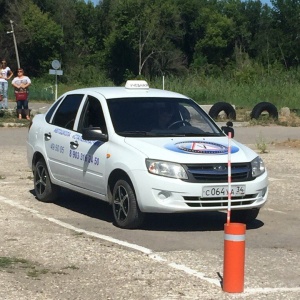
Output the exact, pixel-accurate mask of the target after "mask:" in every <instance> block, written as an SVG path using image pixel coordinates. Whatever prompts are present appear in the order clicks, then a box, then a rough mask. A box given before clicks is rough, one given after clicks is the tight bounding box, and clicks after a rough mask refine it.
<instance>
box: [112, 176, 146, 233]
mask: <svg viewBox="0 0 300 300" xmlns="http://www.w3.org/2000/svg"><path fill="white" fill-rule="evenodd" d="M113 213H114V218H115V222H116V225H117V226H118V227H121V228H127V229H133V228H138V227H139V226H140V225H141V224H142V223H143V221H144V216H145V215H144V213H142V212H141V211H140V209H139V207H138V203H137V201H136V197H135V193H134V190H133V188H132V186H131V184H129V183H128V181H127V180H126V179H120V180H118V181H117V182H116V184H115V186H114V189H113Z"/></svg>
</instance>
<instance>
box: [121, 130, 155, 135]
mask: <svg viewBox="0 0 300 300" xmlns="http://www.w3.org/2000/svg"><path fill="white" fill-rule="evenodd" d="M117 134H119V135H122V136H136V137H139V136H155V134H153V133H151V132H149V131H138V130H136V131H134V130H132V131H129V130H128V131H118V132H117Z"/></svg>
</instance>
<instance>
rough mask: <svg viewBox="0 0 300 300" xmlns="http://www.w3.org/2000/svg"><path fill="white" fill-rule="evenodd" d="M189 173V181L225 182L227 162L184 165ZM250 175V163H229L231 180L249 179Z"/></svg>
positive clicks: (250, 178)
mask: <svg viewBox="0 0 300 300" xmlns="http://www.w3.org/2000/svg"><path fill="white" fill-rule="evenodd" d="M185 169H186V171H187V172H188V174H189V179H188V180H187V181H189V182H199V183H225V182H228V165H227V164H193V165H185ZM253 179H254V178H253V177H252V170H251V163H234V164H231V181H232V182H241V181H251V180H253Z"/></svg>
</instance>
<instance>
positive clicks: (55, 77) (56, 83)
mask: <svg viewBox="0 0 300 300" xmlns="http://www.w3.org/2000/svg"><path fill="white" fill-rule="evenodd" d="M56 100H57V70H55V101H56Z"/></svg>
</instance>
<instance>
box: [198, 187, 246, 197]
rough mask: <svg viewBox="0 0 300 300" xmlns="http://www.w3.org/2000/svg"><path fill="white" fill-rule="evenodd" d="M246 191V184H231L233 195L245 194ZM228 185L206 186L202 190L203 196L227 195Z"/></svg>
mask: <svg viewBox="0 0 300 300" xmlns="http://www.w3.org/2000/svg"><path fill="white" fill-rule="evenodd" d="M245 192H246V186H245V185H233V186H231V196H232V197H237V196H244V195H245ZM227 196H228V187H227V186H205V187H204V188H203V190H202V197H203V198H217V197H227Z"/></svg>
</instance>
